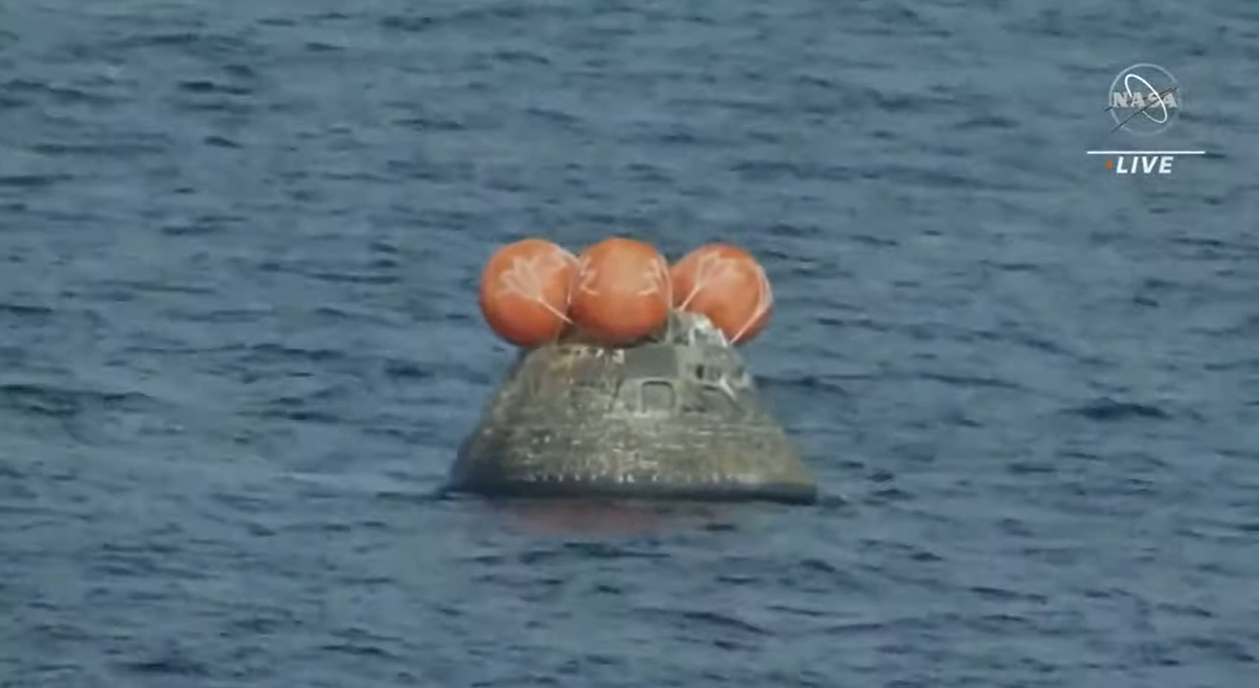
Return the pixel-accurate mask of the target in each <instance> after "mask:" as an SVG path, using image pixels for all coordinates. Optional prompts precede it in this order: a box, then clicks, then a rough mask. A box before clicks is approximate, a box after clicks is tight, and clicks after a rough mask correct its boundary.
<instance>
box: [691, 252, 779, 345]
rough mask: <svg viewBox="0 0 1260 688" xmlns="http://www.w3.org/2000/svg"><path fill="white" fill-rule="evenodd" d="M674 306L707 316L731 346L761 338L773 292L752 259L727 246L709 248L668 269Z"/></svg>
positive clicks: (746, 254) (770, 307)
mask: <svg viewBox="0 0 1260 688" xmlns="http://www.w3.org/2000/svg"><path fill="white" fill-rule="evenodd" d="M669 273H670V279H671V280H672V281H673V284H674V287H673V288H674V307H676V308H677V309H678V310H681V311H689V312H692V313H703V314H704V315H705V316H706V317H708V319H709V321H710V322H712V323H713V324H714V325H715V326H716V327H717V328H718V329H720V330H722V333H723V334H725V335H726V340H727V341H729V342H730V343H732V344H742V343H744V342H747V341H748V340H750V339H752V338H753V337H755V336H757V333H759V332H761V330H762V328H764V327H765V326H766V323H767V322H769V320H770V311H771V309H772V307H773V306H774V293H773V292H772V291H771V290H770V280H768V279H766V272H765V270H762V269H761V265H760V264H759V263H758V262H757V259H756V258H753V257H752V254H750V253H749V252H747V251H745V250H744V249H742V248H739V247H738V246H731V245H729V244H706V245H704V246H701V247H700V248H697V249H696V250H694V251H692V252H691V253H688V254H687V255H685V256H683V257H682V259H680V260H679V261H678V262H677V263H675V264H674V266H673V267H672V268H671V269H670V271H669Z"/></svg>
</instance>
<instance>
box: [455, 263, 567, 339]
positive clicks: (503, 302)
mask: <svg viewBox="0 0 1260 688" xmlns="http://www.w3.org/2000/svg"><path fill="white" fill-rule="evenodd" d="M576 274H577V257H576V256H574V255H573V254H572V253H569V252H568V251H566V250H564V248H562V247H561V246H559V245H558V244H554V243H552V242H550V241H547V240H545V239H522V240H521V241H517V242H514V243H511V244H508V245H506V246H503V247H502V248H500V249H499V250H497V251H495V252H494V254H493V255H491V256H490V260H488V261H486V266H485V268H484V269H482V271H481V292H480V294H479V295H478V299H477V301H478V304H479V305H480V306H481V314H482V315H483V316H484V317H485V319H486V323H488V324H489V325H490V329H492V330H494V332H495V334H497V335H499V336H500V337H502V338H504V339H506V340H507V341H509V342H511V343H513V344H516V345H517V346H522V347H534V346H540V345H542V344H546V343H548V342H552V341H555V339H556V338H557V337H559V336H560V333H561V332H563V331H564V328H565V325H566V324H568V322H569V319H568V317H567V316H566V314H565V311H567V310H568V306H569V292H570V288H571V287H572V285H573V278H574V276H575V275H576Z"/></svg>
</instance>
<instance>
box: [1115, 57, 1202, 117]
mask: <svg viewBox="0 0 1260 688" xmlns="http://www.w3.org/2000/svg"><path fill="white" fill-rule="evenodd" d="M1183 101H1184V94H1183V93H1182V92H1181V87H1180V85H1179V84H1178V83H1177V78H1176V77H1174V76H1173V75H1172V72H1169V71H1168V70H1167V69H1164V68H1163V67H1160V66H1159V65H1154V64H1150V63H1147V62H1143V63H1139V64H1135V65H1133V66H1131V67H1126V68H1125V69H1123V70H1121V72H1120V73H1119V74H1117V75H1116V78H1115V79H1114V80H1112V82H1111V88H1109V89H1108V90H1107V112H1109V113H1111V119H1112V121H1113V122H1115V129H1113V130H1112V131H1116V130H1118V129H1123V130H1125V131H1127V132H1129V133H1132V134H1139V135H1152V134H1158V133H1161V132H1163V131H1166V130H1167V129H1168V128H1169V127H1171V126H1172V123H1173V122H1174V121H1175V120H1176V119H1177V116H1178V115H1179V114H1180V112H1181V107H1182V103H1183Z"/></svg>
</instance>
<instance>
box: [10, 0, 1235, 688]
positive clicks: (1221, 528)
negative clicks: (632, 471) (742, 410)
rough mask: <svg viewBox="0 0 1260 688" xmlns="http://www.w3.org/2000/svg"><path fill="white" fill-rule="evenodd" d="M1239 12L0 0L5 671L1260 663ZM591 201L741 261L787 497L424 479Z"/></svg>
mask: <svg viewBox="0 0 1260 688" xmlns="http://www.w3.org/2000/svg"><path fill="white" fill-rule="evenodd" d="M1257 21H1258V17H1257V9H1256V6H1255V5H1250V4H1249V3H1248V2H1243V1H1241V0H1203V2H1194V3H1192V2H1176V1H1174V0H1146V1H1145V2H1142V3H1136V2H1128V1H1125V0H1117V1H1115V2H1102V1H1101V0H1093V1H1091V2H1056V1H1054V0H1025V1H1021V2H1015V1H1013V0H977V1H974V2H964V1H963V0H924V1H923V2H910V1H909V0H883V1H881V0H855V1H854V2H843V3H842V2H823V1H822V0H780V1H779V2H769V1H766V0H747V1H739V0H733V1H731V2H719V1H718V0H680V1H679V2H664V1H661V0H643V1H642V2H636V3H629V2H625V3H623V2H613V1H607V0H596V1H595V2H557V1H554V0H543V1H540V2H527V3H523V2H519V1H518V0H465V1H464V2H451V1H450V0H432V1H430V2H424V3H417V2H404V1H403V0H365V1H364V2H359V3H344V2H328V1H327V0H309V1H307V2H278V1H275V0H255V1H252V2H246V1H245V0H224V1H222V2H208V1H198V0H170V1H165V2H163V1H159V0H94V1H92V2H86V1H82V0H9V1H8V2H4V3H3V4H0V619H2V620H3V622H2V623H0V686H3V687H4V688H54V687H55V688H149V687H153V688H167V687H173V688H184V687H187V688H202V687H206V688H209V687H216V688H220V687H221V688H325V687H326V688H376V687H402V686H426V687H427V686H433V687H435V688H448V687H449V688H458V687H473V686H479V687H486V688H488V687H491V686H496V687H498V686H502V687H511V688H524V687H529V686H564V687H568V686H575V687H580V688H602V687H606V686H607V687H612V686H619V687H626V688H663V687H667V686H677V687H680V688H700V687H704V686H748V687H750V688H779V687H785V688H791V687H803V686H811V687H827V688H831V687H838V688H850V687H865V686H874V687H888V688H894V687H895V688H911V687H916V686H921V687H923V688H950V687H963V686H968V687H976V688H995V687H1011V688H1016V687H1018V688H1040V687H1045V688H1050V687H1055V688H1060V687H1061V688H1165V687H1167V688H1241V687H1243V686H1254V685H1255V681H1256V676H1257V613H1258V612H1257V451H1258V447H1257V417H1258V416H1257V413H1258V411H1257V350H1258V349H1257V226H1258V223H1260V218H1258V215H1257V169H1258V160H1257V151H1258V141H1257V131H1258V123H1257V103H1258V99H1257V78H1256V75H1257ZM1139 62H1151V63H1155V64H1158V65H1160V66H1161V67H1164V68H1165V69H1167V70H1168V71H1169V72H1171V73H1173V74H1175V75H1176V78H1177V80H1178V82H1179V84H1180V85H1181V86H1180V88H1181V91H1180V94H1181V96H1182V101H1181V102H1182V109H1181V110H1180V115H1179V118H1178V119H1177V121H1176V122H1175V124H1174V126H1173V127H1172V128H1170V129H1169V130H1167V131H1166V132H1164V133H1162V134H1159V135H1158V136H1155V137H1147V138H1139V137H1137V136H1136V135H1133V134H1131V133H1128V132H1126V131H1123V130H1122V131H1118V132H1113V131H1112V128H1113V124H1112V121H1111V119H1110V117H1109V115H1108V113H1107V112H1105V107H1106V102H1105V98H1106V95H1107V93H1108V87H1109V84H1110V83H1111V82H1112V80H1113V78H1115V76H1116V75H1117V73H1119V72H1120V71H1121V70H1123V69H1124V68H1126V67H1127V66H1129V65H1132V64H1134V63H1139ZM1102 148H1119V149H1148V148H1159V149H1176V150H1186V149H1189V150H1203V151H1205V152H1206V155H1203V156H1197V157H1191V156H1182V157H1178V158H1177V159H1176V161H1175V167H1174V168H1173V172H1172V174H1169V175H1158V174H1155V175H1149V176H1148V175H1119V174H1116V173H1115V171H1113V170H1112V169H1109V168H1107V167H1105V166H1104V157H1101V156H1090V155H1086V151H1087V150H1095V149H1102ZM610 234H620V235H625V236H632V237H636V238H639V239H643V240H647V241H651V242H653V243H655V244H656V245H657V246H658V247H659V248H660V249H661V250H662V251H663V252H664V253H666V254H667V256H668V257H670V258H677V257H678V256H680V255H681V254H682V253H684V252H685V251H687V250H689V249H690V248H692V247H695V246H697V245H699V244H700V243H703V242H706V241H711V240H723V241H729V242H733V243H736V244H740V245H742V246H745V247H747V248H749V249H750V250H752V251H753V252H754V253H755V254H756V255H757V256H758V257H759V258H760V259H761V261H762V262H763V264H764V265H765V267H766V269H767V271H768V273H769V276H770V279H771V281H772V283H773V285H774V287H775V291H776V295H777V303H776V310H775V313H774V317H773V318H772V320H771V321H770V324H769V326H768V328H767V329H766V331H765V332H764V333H763V334H762V335H761V336H760V337H759V338H758V339H757V340H755V341H753V342H752V343H750V344H749V345H748V346H747V347H745V348H744V354H745V356H746V359H747V361H748V364H749V366H750V367H751V369H752V370H753V372H754V373H755V374H756V376H757V380H758V384H759V386H760V389H761V391H762V394H763V395H764V397H765V398H766V400H767V403H769V404H770V405H771V406H772V408H773V409H774V410H775V413H776V415H778V416H779V417H780V418H781V419H782V421H783V423H784V424H785V425H786V426H787V428H788V429H789V431H790V432H791V434H792V435H793V437H794V438H795V439H796V441H797V443H798V444H799V446H800V448H801V450H802V453H803V455H804V457H805V459H806V462H807V463H808V464H809V466H810V468H811V470H812V471H813V472H814V473H815V474H816V476H817V478H818V481H819V485H820V487H821V490H822V493H823V499H822V500H821V502H820V503H819V504H818V505H817V506H812V507H787V506H770V505H762V504H728V505H722V506H717V505H709V506H706V505H699V504H675V505H656V506H653V505H650V504H637V503H624V504H602V505H597V504H580V503H528V502H516V503H508V502H503V503H492V502H486V501H483V500H479V499H473V498H460V499H439V498H435V497H434V496H433V495H434V492H435V490H436V489H437V488H438V487H439V486H440V485H441V484H442V481H443V479H444V478H445V476H446V473H447V470H448V468H449V467H450V465H451V463H452V461H453V460H454V457H455V452H456V447H457V445H458V443H459V442H460V441H461V440H462V439H463V438H464V437H465V436H466V435H467V434H468V433H469V432H470V431H471V430H472V429H473V428H474V427H475V425H476V423H477V420H478V418H479V416H480V413H481V410H482V408H483V405H484V404H485V403H486V401H487V400H488V398H489V396H490V394H491V393H492V391H493V389H494V388H495V386H496V384H497V382H498V381H499V379H500V377H501V375H502V374H503V373H504V372H505V371H506V370H507V368H508V366H509V364H510V363H511V361H512V357H513V351H512V350H511V348H510V347H509V346H507V345H505V344H503V343H502V342H500V341H498V340H497V339H496V338H495V337H494V336H493V334H491V332H490V330H489V329H488V328H487V327H486V326H485V325H484V323H483V321H482V319H481V316H480V313H479V311H478V309H477V303H476V296H475V294H476V284H477V279H478V273H479V270H480V267H481V265H482V263H483V262H484V261H485V259H486V258H487V257H488V256H489V254H490V252H491V251H492V250H493V249H494V248H495V247H496V246H498V245H500V244H502V243H504V242H507V241H510V240H513V239H517V238H520V237H524V236H529V235H538V236H543V237H547V238H550V239H553V240H555V241H558V242H560V243H563V244H564V245H566V246H568V247H570V248H571V249H574V250H577V249H580V248H581V247H582V246H583V245H585V244H588V243H591V242H594V241H596V240H598V239H600V238H602V237H605V236H607V235H610Z"/></svg>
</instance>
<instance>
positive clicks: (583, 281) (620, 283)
mask: <svg viewBox="0 0 1260 688" xmlns="http://www.w3.org/2000/svg"><path fill="white" fill-rule="evenodd" d="M671 301H672V296H671V293H670V279H669V264H668V263H667V262H665V259H664V258H663V257H661V254H660V253H657V251H656V249H655V248H653V247H652V245H651V244H645V243H643V242H641V241H635V240H633V239H623V238H621V237H609V238H607V239H604V240H603V241H600V242H599V243H597V244H594V245H592V246H589V247H587V248H586V249H585V250H584V251H582V253H581V255H579V256H578V273H577V279H576V281H575V283H574V286H573V298H572V300H571V301H570V305H569V317H571V318H572V319H573V322H574V324H576V325H578V326H579V327H581V328H582V329H584V330H586V331H588V332H590V333H591V334H593V335H595V336H596V337H598V338H600V339H602V340H604V341H605V342H607V343H609V344H626V343H629V342H632V341H635V340H637V339H642V338H643V337H646V336H648V335H650V334H652V333H653V332H656V331H657V330H659V329H660V328H661V327H662V326H663V325H664V324H665V320H666V318H668V317H669V307H670V304H671Z"/></svg>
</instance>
